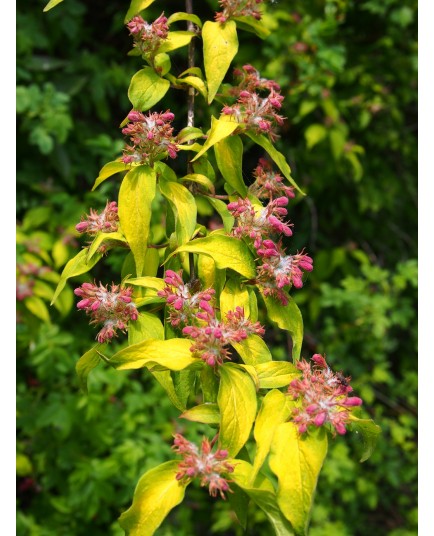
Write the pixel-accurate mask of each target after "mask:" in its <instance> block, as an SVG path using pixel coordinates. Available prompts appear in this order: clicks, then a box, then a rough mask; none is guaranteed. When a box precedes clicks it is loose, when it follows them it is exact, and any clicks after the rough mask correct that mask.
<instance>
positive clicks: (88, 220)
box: [19, 0, 378, 536]
mask: <svg viewBox="0 0 434 536" xmlns="http://www.w3.org/2000/svg"><path fill="white" fill-rule="evenodd" d="M152 3H153V2H152V0H151V1H148V2H145V4H146V7H147V6H148V5H150V4H152ZM219 3H220V9H221V10H220V11H219V12H217V13H215V14H214V16H213V18H212V20H208V21H205V22H204V23H203V22H202V21H201V20H200V19H199V17H198V16H196V15H195V14H194V13H193V9H192V2H191V0H188V2H187V4H186V12H184V11H180V12H178V13H174V14H172V15H170V16H169V17H166V16H165V14H164V13H162V14H161V15H160V16H159V17H158V19H157V20H155V21H154V22H147V21H146V20H145V19H144V18H143V17H142V15H141V14H140V13H132V12H131V10H134V9H137V8H136V7H134V6H137V3H134V2H133V3H132V4H131V6H132V7H131V8H130V10H129V12H128V13H129V19H128V20H127V23H126V26H127V29H128V31H129V34H130V36H131V37H132V40H133V49H134V52H135V54H136V55H137V54H139V55H140V56H141V57H142V59H143V60H145V62H146V63H147V66H146V67H144V68H143V69H141V70H140V71H139V72H138V73H136V74H135V75H134V76H133V78H132V81H131V85H130V87H129V90H128V96H129V98H130V101H131V105H132V110H131V111H130V112H129V113H128V116H127V119H126V121H124V123H123V128H122V134H123V135H124V136H126V137H127V138H128V141H127V143H126V146H125V148H124V151H123V155H122V156H120V157H119V158H118V159H117V160H116V161H114V162H109V163H108V164H106V166H104V167H103V169H102V170H101V172H100V175H99V177H98V178H97V180H96V182H95V186H94V187H97V186H99V185H100V184H101V183H102V182H103V181H105V180H107V179H109V178H110V177H113V176H114V175H116V174H119V173H124V176H123V177H122V181H121V185H120V189H119V195H118V200H117V201H108V202H107V205H106V207H105V209H104V210H103V211H102V212H101V214H99V213H98V212H97V211H96V210H94V209H90V212H89V214H88V215H86V216H85V217H83V218H82V221H81V222H79V223H78V224H77V225H76V230H77V232H78V233H87V234H88V235H89V236H91V237H92V238H93V242H92V243H91V244H88V245H86V246H85V248H84V249H83V250H82V251H81V252H80V253H79V254H78V255H77V256H76V257H75V258H74V259H71V261H69V262H68V264H67V265H66V267H65V269H64V271H63V273H62V276H61V278H60V282H59V285H58V288H57V290H56V293H55V296H54V300H55V299H56V298H57V296H58V294H59V293H60V292H61V290H62V288H63V287H64V285H65V282H66V280H67V279H68V278H70V277H77V276H81V275H83V274H86V273H88V272H89V271H90V270H91V269H92V267H93V266H94V265H95V264H96V263H97V262H99V261H100V259H101V258H102V254H103V253H107V252H108V251H109V250H110V249H111V248H112V247H118V246H119V247H123V248H128V249H129V250H130V251H129V253H128V255H129V258H127V259H126V260H127V261H128V262H127V263H126V265H127V266H129V268H128V270H129V272H128V273H126V274H123V276H122V278H120V279H122V283H112V284H111V286H110V287H109V286H108V284H104V283H102V282H101V283H99V284H96V283H95V282H94V283H91V282H83V283H82V284H81V285H80V286H79V287H78V288H77V289H76V290H75V295H76V296H78V297H79V298H80V301H78V303H77V308H78V309H79V310H82V311H84V312H85V313H86V315H87V316H89V318H90V324H92V325H98V327H99V328H100V331H99V332H98V334H97V336H96V338H97V342H98V344H97V345H96V346H95V347H94V348H93V349H92V350H90V351H89V352H87V353H86V354H85V355H84V356H83V357H82V358H81V359H80V361H79V362H78V364H77V370H79V371H80V372H79V373H80V378H81V380H83V379H84V381H85V380H86V378H87V375H88V374H89V372H90V370H92V368H94V367H95V366H96V364H97V362H98V360H97V359H95V357H96V356H98V355H100V353H99V352H98V347H99V345H100V344H102V343H110V342H111V341H112V340H113V338H114V337H118V336H119V333H124V334H128V340H127V341H125V344H124V345H123V347H122V348H121V349H120V350H119V351H117V352H116V353H113V354H112V355H111V357H108V358H105V360H106V362H107V363H108V365H111V366H113V367H114V368H116V369H122V370H131V369H138V368H147V369H148V370H149V371H150V373H151V374H153V375H155V376H156V377H157V379H158V381H159V382H160V383H161V385H162V386H163V387H164V389H165V390H166V391H167V394H168V396H169V397H170V400H171V401H172V402H173V404H174V405H175V407H176V408H177V409H178V410H179V411H180V412H181V414H180V417H181V418H184V419H187V420H192V421H195V422H199V423H202V424H203V426H205V427H206V426H210V425H212V426H214V427H215V426H217V428H218V432H217V435H215V437H214V439H213V440H212V441H209V440H208V439H206V438H204V439H203V440H202V443H201V445H200V447H199V446H197V444H196V443H194V442H191V441H188V440H187V439H185V437H184V436H183V435H181V434H176V435H175V436H174V437H175V440H174V445H173V450H174V452H175V453H176V454H179V455H181V456H182V461H179V460H172V461H168V462H166V463H164V464H162V465H160V466H158V467H156V468H154V469H151V470H150V471H148V472H147V473H145V474H144V475H143V476H142V477H141V479H140V482H139V485H138V486H137V489H136V492H135V494H134V498H133V503H132V505H131V507H130V508H129V509H128V510H127V511H126V512H124V513H123V514H122V516H121V518H120V523H121V526H122V527H123V528H124V529H125V531H126V534H130V535H137V536H138V535H140V536H145V535H148V534H149V535H152V534H153V533H154V532H155V530H157V528H158V527H159V526H160V525H161V523H162V522H163V521H164V519H165V517H166V516H167V514H168V513H169V512H170V510H171V509H172V508H173V507H175V506H176V505H177V504H179V503H180V502H181V501H182V500H183V497H184V493H185V488H186V487H187V486H188V485H190V483H191V482H192V481H193V480H194V479H199V482H200V485H201V486H203V487H208V489H209V493H210V495H211V496H212V497H215V498H217V497H220V498H222V499H225V498H226V496H227V494H228V493H230V494H231V495H233V496H234V497H238V498H239V497H242V498H243V499H242V500H243V501H245V500H246V497H247V498H248V500H249V501H251V502H252V503H254V504H255V505H256V507H257V508H259V509H262V510H264V512H265V514H266V515H267V516H268V517H269V518H270V519H271V521H272V524H273V526H275V527H278V529H276V530H277V532H276V533H278V534H279V535H285V534H288V535H289V534H294V533H295V534H297V535H299V534H306V531H307V527H308V520H309V513H310V510H311V508H312V501H313V495H314V491H315V487H316V482H317V479H318V476H319V473H320V470H321V467H322V464H323V461H324V459H325V456H326V453H327V441H328V439H327V437H328V436H327V434H326V433H324V431H328V432H330V434H329V435H330V437H332V438H334V437H335V436H336V433H337V434H339V435H344V434H345V433H346V432H347V430H349V429H351V428H357V427H359V428H358V430H360V431H361V432H362V433H365V435H366V437H367V439H366V441H367V442H368V443H369V444H370V445H369V448H371V447H372V441H373V440H372V438H373V437H374V436H376V434H377V433H378V432H377V427H376V425H375V424H374V423H372V421H369V420H366V419H359V418H358V417H357V416H356V415H355V409H356V408H357V407H359V406H360V405H361V404H362V401H361V399H360V398H358V397H356V396H348V395H349V393H351V392H352V388H351V387H350V385H349V383H350V378H349V377H347V378H346V377H344V376H343V375H342V374H341V373H334V372H332V371H331V369H330V368H329V366H328V365H327V363H326V361H325V359H324V357H322V356H321V355H319V354H315V355H314V356H313V358H312V361H313V364H311V363H309V362H307V361H305V360H304V359H302V360H300V348H301V342H302V336H303V322H302V316H301V312H300V310H299V309H298V307H297V305H296V304H295V302H294V301H293V299H292V297H291V295H290V294H289V292H290V291H291V290H292V288H293V287H294V288H295V289H299V288H301V287H302V286H303V285H304V284H305V283H306V276H305V274H306V273H308V272H310V271H312V270H313V267H314V262H313V259H312V257H310V256H309V255H308V254H307V253H305V251H304V249H303V250H302V251H300V252H296V253H292V254H290V253H287V250H286V241H288V239H290V238H291V237H292V235H293V232H294V224H293V223H292V222H291V221H290V219H289V218H288V206H289V205H290V200H291V199H293V198H294V197H295V192H296V191H299V192H300V193H303V192H302V191H301V189H300V187H299V186H298V185H297V183H296V182H295V180H294V179H293V177H292V175H291V170H290V168H289V165H288V164H287V162H286V158H285V155H284V154H282V153H280V152H279V151H278V150H277V149H276V147H275V145H274V143H275V142H276V140H277V139H278V128H279V127H280V126H281V125H282V124H283V123H284V121H285V118H284V117H283V116H282V115H280V110H281V107H282V101H283V95H282V94H281V92H280V87H279V85H278V84H277V83H276V82H275V81H273V80H267V79H266V78H263V77H261V75H260V73H259V72H258V71H257V69H255V67H254V66H253V65H250V64H246V65H244V66H242V67H241V68H236V69H235V70H234V74H235V77H236V79H237V80H238V83H237V85H235V86H233V87H232V88H231V89H230V90H225V91H224V92H223V93H221V94H219V95H220V96H221V98H222V100H223V101H225V100H228V102H226V103H225V104H224V105H223V109H222V110H221V113H220V114H219V117H214V116H212V118H211V125H210V126H208V125H203V126H202V128H198V127H197V126H195V125H194V105H195V98H196V97H197V98H201V97H203V99H204V102H202V103H201V106H203V105H204V104H205V106H208V105H209V106H211V105H212V103H213V101H214V98H215V96H216V94H217V92H218V90H219V88H220V86H221V84H222V82H223V80H224V78H225V76H226V74H227V73H228V71H229V69H230V67H231V63H232V61H233V59H234V58H235V57H236V54H237V51H238V46H239V45H238V36H237V32H238V31H239V30H240V29H242V30H245V29H248V30H249V31H252V32H255V33H257V34H258V35H259V36H260V37H264V36H265V35H266V34H267V32H268V30H267V28H266V27H265V26H264V25H263V24H262V22H261V12H260V11H259V5H260V4H261V3H262V2H261V0H220V2H219ZM142 11H143V10H142ZM180 21H184V22H186V23H187V31H176V30H173V29H172V25H173V24H177V23H179V22H180ZM199 36H200V37H201V39H202V42H203V58H202V59H203V61H202V63H200V67H199V66H197V65H195V64H194V57H193V56H194V54H193V47H194V40H197V38H198V37H199ZM187 45H189V52H188V65H189V68H188V69H187V71H186V72H185V73H183V74H181V75H179V77H177V76H176V75H175V74H174V73H172V72H171V69H172V66H171V61H170V53H171V52H172V51H173V50H176V49H181V48H183V47H185V46H187ZM202 66H203V70H204V72H205V76H204V75H203V70H202ZM171 87H172V88H176V89H177V90H179V88H184V89H185V90H186V100H187V102H188V105H187V110H188V114H187V115H188V117H187V120H186V126H185V127H184V128H183V129H182V130H181V131H180V132H179V133H178V135H176V136H175V135H174V133H173V127H172V122H173V121H174V119H175V116H174V114H173V113H172V112H171V111H170V110H166V111H165V112H161V111H160V112H157V111H151V108H153V107H154V106H155V105H157V104H158V103H159V101H160V100H161V99H162V98H163V97H164V95H165V94H166V92H167V91H168V90H169V89H170V88H171ZM199 96H201V97H199ZM211 110H212V108H211ZM182 120H184V118H177V121H178V122H181V121H182ZM246 137H247V138H248V139H249V140H250V141H253V142H254V143H255V144H256V145H257V146H258V147H259V148H261V149H262V150H263V151H264V152H265V153H267V158H264V157H261V158H260V159H259V162H258V164H257V166H256V168H255V169H254V170H253V181H252V183H251V184H250V185H246V184H245V182H244V178H243V172H242V171H243V169H242V168H243V162H242V157H243V150H244V147H243V141H242V140H243V139H244V138H246ZM180 151H187V154H188V158H187V162H188V169H187V175H186V176H184V177H180V178H179V177H177V176H176V173H175V171H174V170H173V169H171V168H170V167H169V165H168V164H167V163H166V161H170V160H172V159H175V158H176V157H177V156H178V154H179V153H180ZM169 159H170V160H169ZM275 168H277V169H275ZM216 176H218V177H221V178H222V179H223V180H224V182H225V191H226V193H224V192H223V193H218V192H217V184H218V182H217V183H216ZM198 192H200V195H201V197H202V198H203V197H206V199H207V200H208V201H209V203H210V204H211V206H212V207H213V208H214V209H215V210H216V211H217V212H218V214H219V215H220V217H221V218H222V220H223V228H221V227H217V228H215V227H213V226H212V225H211V223H210V225H209V226H208V228H206V226H204V225H201V224H199V223H198V221H197V216H198V214H200V215H201V210H202V206H203V205H201V203H200V202H199V195H198ZM202 201H203V199H202ZM158 217H160V220H161V222H162V223H161V225H162V226H163V225H164V224H165V225H166V227H165V228H164V230H165V233H166V237H165V240H164V239H163V240H164V243H161V242H158V241H157V243H153V235H152V233H151V220H152V221H156V220H157V219H158ZM163 234H164V233H163ZM104 241H106V242H105V245H101V244H102V242H104ZM107 243H108V244H109V246H108V245H107ZM130 267H132V268H130ZM19 291H20V296H21V297H25V296H27V295H29V293H31V291H32V289H31V281H27V280H26V279H25V278H24V271H23V282H22V285H21V287H20V289H19ZM260 315H261V316H260ZM259 318H261V321H260V320H259ZM262 319H263V320H262ZM267 321H271V322H274V323H275V324H277V326H278V327H279V328H281V329H283V330H286V331H287V332H288V334H289V336H290V337H291V338H292V340H293V356H292V357H293V362H290V360H289V359H288V360H286V361H276V360H273V355H272V348H271V349H269V348H268V346H267V344H266V343H265V341H264V339H263V337H264V336H265V334H266V322H267ZM263 323H264V324H265V325H262V324H263ZM101 326H102V327H101ZM109 348H110V346H109ZM161 374H163V376H162V375H161ZM163 377H164V380H163V379H162V378H163ZM181 378H182V380H181ZM192 400H194V402H193V405H191V401H192ZM194 404H196V405H194ZM366 431H368V432H366ZM247 444H249V445H251V446H252V448H251V449H248V450H249V452H251V453H252V458H251V462H247V461H246V460H245V458H246V455H245V453H244V454H243V455H240V454H239V453H240V451H241V449H243V447H244V446H245V445H247ZM214 448H215V450H214V452H213V449H214ZM245 452H247V450H246V451H245ZM237 456H239V457H238V458H237ZM267 459H268V464H269V467H270V470H271V471H272V473H274V475H275V477H276V480H275V481H273V480H272V479H270V475H269V474H267V472H265V471H262V467H263V465H264V463H265V461H266V460H267ZM301 460H303V463H302V462H301ZM289 471H296V472H297V475H298V477H297V482H295V481H293V479H289V478H288V477H287V475H288V472H289ZM276 482H277V484H276ZM163 496H164V500H163V501H161V500H160V499H161V497H163ZM234 504H236V501H235V503H234ZM240 504H241V503H240ZM243 504H244V502H243ZM288 505H290V507H288ZM270 512H272V514H271V513H270ZM236 514H237V516H238V518H239V519H240V522H242V518H243V516H241V515H239V514H240V512H236ZM270 516H271V517H270Z"/></svg>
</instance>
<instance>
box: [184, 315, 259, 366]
mask: <svg viewBox="0 0 434 536" xmlns="http://www.w3.org/2000/svg"><path fill="white" fill-rule="evenodd" d="M197 320H200V321H202V322H197ZM194 322H196V324H194ZM191 323H192V324H193V325H189V326H186V327H184V329H183V330H182V332H183V334H184V335H186V336H188V337H190V338H191V339H193V341H194V343H193V345H192V346H191V348H190V351H191V352H192V353H194V354H197V355H198V356H199V357H200V358H201V359H202V360H203V361H205V362H206V363H207V364H208V365H209V366H210V367H215V366H218V365H222V364H223V362H224V360H226V359H230V351H229V348H228V346H229V345H231V344H234V343H238V342H241V341H243V340H245V339H247V337H248V336H249V335H252V334H257V335H259V336H262V335H263V334H264V333H265V330H264V328H263V327H262V326H261V324H260V323H259V322H251V321H250V320H249V319H247V318H245V316H244V309H243V308H242V307H236V309H235V310H234V311H228V312H227V314H226V319H225V320H224V321H223V320H218V319H217V318H216V317H215V313H214V311H213V314H209V313H207V312H200V313H197V314H196V318H195V319H192V321H191Z"/></svg>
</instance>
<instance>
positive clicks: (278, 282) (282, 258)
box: [227, 161, 313, 305]
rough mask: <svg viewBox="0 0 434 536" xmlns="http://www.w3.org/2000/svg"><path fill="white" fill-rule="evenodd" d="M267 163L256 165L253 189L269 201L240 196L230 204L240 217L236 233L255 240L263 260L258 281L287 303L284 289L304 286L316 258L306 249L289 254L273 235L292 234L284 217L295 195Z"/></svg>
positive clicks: (259, 258) (230, 207) (267, 294)
mask: <svg viewBox="0 0 434 536" xmlns="http://www.w3.org/2000/svg"><path fill="white" fill-rule="evenodd" d="M265 165H266V163H265V161H262V162H261V165H258V167H257V168H256V170H255V172H256V175H257V181H256V182H255V183H254V184H253V185H252V186H254V188H252V190H253V191H255V192H259V193H263V197H265V198H267V199H268V204H267V205H266V206H265V207H263V206H261V208H258V206H256V205H253V204H252V202H251V201H250V199H248V198H245V199H242V198H238V199H237V200H236V201H233V202H231V203H229V204H228V205H227V208H228V210H229V212H230V213H231V214H232V215H233V216H234V217H235V218H236V223H235V226H234V228H233V230H232V234H233V235H234V236H237V237H239V238H241V237H246V238H248V239H250V240H253V246H254V248H255V249H256V253H257V255H258V260H259V265H258V266H257V271H256V279H255V283H256V284H258V285H260V287H261V288H262V290H263V293H264V295H265V296H274V297H276V298H277V299H279V300H280V301H281V303H283V305H286V304H287V302H288V300H287V297H286V294H285V290H284V288H285V287H288V286H291V285H294V287H295V288H301V287H302V286H303V279H302V278H303V271H302V270H305V271H308V272H310V271H312V270H313V260H312V258H311V257H309V256H308V255H306V254H305V253H304V252H303V251H302V252H300V253H297V254H296V255H286V252H285V249H284V248H283V247H282V240H281V239H280V240H279V241H278V242H275V241H274V240H272V239H271V238H270V235H273V234H277V235H279V234H280V235H284V236H288V237H289V236H292V226H293V225H292V224H291V223H288V222H287V221H285V220H284V217H285V216H286V215H287V213H288V211H287V209H286V208H285V207H286V205H287V204H288V202H289V199H288V198H289V197H294V193H293V191H292V188H290V187H287V186H284V185H283V184H281V182H282V178H281V177H280V175H277V174H276V175H277V177H275V176H274V175H273V173H272V171H270V170H269V169H268V165H267V167H265ZM258 169H259V171H258ZM277 179H279V180H277ZM252 190H251V191H252ZM282 193H284V194H285V195H280V196H279V197H276V198H274V195H276V194H282Z"/></svg>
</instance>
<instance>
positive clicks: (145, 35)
mask: <svg viewBox="0 0 434 536" xmlns="http://www.w3.org/2000/svg"><path fill="white" fill-rule="evenodd" d="M127 28H128V29H129V31H130V35H132V36H133V39H134V43H133V44H134V47H137V48H138V49H139V50H140V52H141V53H142V54H144V55H147V56H151V57H152V56H154V55H155V54H156V53H157V51H158V48H159V47H160V45H161V43H162V42H163V41H164V40H166V39H167V37H168V32H169V26H168V25H167V18H166V17H165V16H164V13H162V14H161V15H160V16H159V17H158V19H156V20H155V21H154V22H153V23H152V24H148V23H147V22H146V21H145V20H143V19H142V17H141V16H140V15H136V16H135V17H133V18H132V19H131V20H130V21H129V22H128V23H127Z"/></svg>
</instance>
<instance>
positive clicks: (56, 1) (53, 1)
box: [42, 0, 63, 12]
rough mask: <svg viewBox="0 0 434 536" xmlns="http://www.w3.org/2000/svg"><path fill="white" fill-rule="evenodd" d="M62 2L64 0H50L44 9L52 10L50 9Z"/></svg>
mask: <svg viewBox="0 0 434 536" xmlns="http://www.w3.org/2000/svg"><path fill="white" fill-rule="evenodd" d="M61 2H63V0H50V1H49V2H48V4H47V5H46V6H45V7H44V9H43V10H42V11H44V12H46V11H50V9H53V7H56V6H57V5H58V4H60V3H61Z"/></svg>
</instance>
